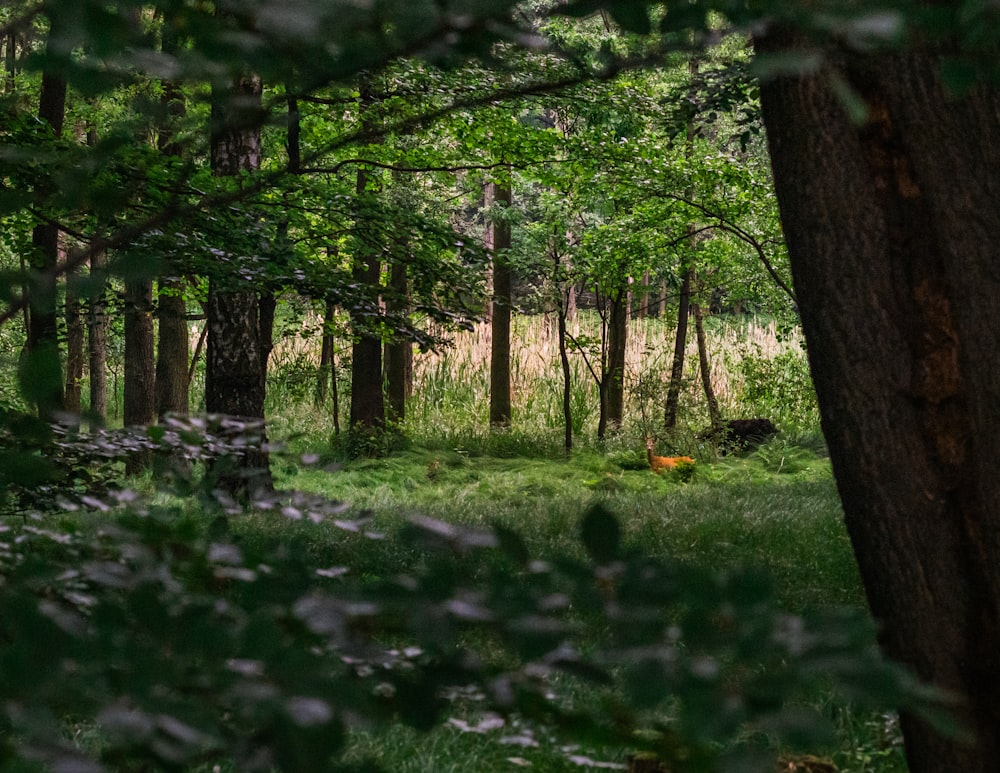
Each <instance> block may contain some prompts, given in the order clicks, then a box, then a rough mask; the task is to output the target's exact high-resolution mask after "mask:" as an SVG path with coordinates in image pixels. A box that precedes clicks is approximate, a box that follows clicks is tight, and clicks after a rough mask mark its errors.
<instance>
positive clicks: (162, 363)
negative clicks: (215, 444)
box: [155, 277, 190, 419]
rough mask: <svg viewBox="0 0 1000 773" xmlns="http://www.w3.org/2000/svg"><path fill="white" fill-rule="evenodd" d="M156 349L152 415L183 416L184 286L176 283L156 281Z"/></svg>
mask: <svg viewBox="0 0 1000 773" xmlns="http://www.w3.org/2000/svg"><path fill="white" fill-rule="evenodd" d="M157 323H158V346H157V347H156V379H155V381H156V415H157V417H158V418H160V419H162V418H163V417H164V416H166V415H167V414H168V413H173V414H178V415H181V416H184V415H187V412H188V403H189V392H188V377H187V371H188V357H189V349H190V344H189V342H188V323H187V303H186V302H185V300H184V283H183V281H182V280H179V279H172V278H169V277H168V278H163V279H160V281H159V303H158V304H157Z"/></svg>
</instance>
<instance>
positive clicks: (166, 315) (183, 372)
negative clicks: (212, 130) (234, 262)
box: [156, 25, 191, 419]
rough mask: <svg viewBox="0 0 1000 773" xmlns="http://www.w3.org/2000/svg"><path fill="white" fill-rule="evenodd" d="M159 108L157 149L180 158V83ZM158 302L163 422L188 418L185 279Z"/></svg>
mask: <svg viewBox="0 0 1000 773" xmlns="http://www.w3.org/2000/svg"><path fill="white" fill-rule="evenodd" d="M178 48H179V43H178V41H177V38H176V34H175V31H174V30H173V28H172V27H171V25H166V26H165V27H164V30H163V42H162V49H163V52H164V53H165V54H168V55H175V54H176V53H177V51H178ZM162 88H163V92H162V94H161V96H160V106H161V107H162V108H163V110H164V113H165V115H166V116H167V120H166V121H164V122H163V124H162V125H161V126H160V127H159V135H158V136H157V142H156V145H157V148H158V149H159V151H160V152H161V153H163V154H164V155H165V156H180V155H181V148H180V147H179V146H178V144H177V143H176V142H175V127H174V125H173V120H176V119H178V118H181V117H183V116H184V115H185V114H186V113H187V107H186V104H185V102H184V94H183V92H182V91H181V89H180V86H179V84H177V83H176V82H174V81H172V80H165V81H163V84H162ZM158 289H159V292H158V303H157V309H158V314H157V323H158V331H157V332H158V346H157V348H156V415H157V417H158V418H160V419H162V418H163V417H164V416H166V415H167V414H168V413H174V414H178V415H181V416H186V415H187V413H188V410H189V404H190V399H191V398H190V389H189V383H190V379H188V356H189V350H190V343H189V341H188V336H189V331H188V323H187V303H186V302H185V300H184V280H183V279H181V278H180V277H178V276H163V277H161V278H160V280H159V287H158Z"/></svg>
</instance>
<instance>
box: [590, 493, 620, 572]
mask: <svg viewBox="0 0 1000 773" xmlns="http://www.w3.org/2000/svg"><path fill="white" fill-rule="evenodd" d="M580 537H581V538H582V539H583V546H584V547H585V548H586V549H587V553H588V554H589V555H590V557H591V558H592V559H593V560H594V561H596V562H597V563H598V564H606V563H608V562H609V561H612V560H614V559H615V557H617V555H618V550H619V547H620V542H621V526H619V524H618V519H617V518H615V517H614V516H613V515H612V514H611V513H610V512H609V511H608V510H607V508H605V507H604V506H603V505H594V506H593V507H591V508H590V510H588V511H587V513H586V515H584V516H583V521H582V523H581V524H580Z"/></svg>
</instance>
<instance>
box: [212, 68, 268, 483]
mask: <svg viewBox="0 0 1000 773" xmlns="http://www.w3.org/2000/svg"><path fill="white" fill-rule="evenodd" d="M212 96H213V99H212V138H211V154H212V170H213V172H214V173H215V174H217V175H220V176H224V175H232V176H235V175H238V174H240V172H242V171H253V170H257V169H259V168H260V157H261V138H260V127H259V126H258V125H257V123H256V121H257V118H258V116H257V111H258V110H259V109H260V101H261V82H260V78H258V77H257V76H255V75H251V74H244V75H242V76H240V77H239V78H237V79H236V81H235V82H234V83H233V85H232V86H231V87H230V88H229V89H225V90H222V92H221V93H218V92H216V93H213V95H212ZM236 281H237V280H236V279H235V277H213V278H211V279H210V281H209V289H208V303H207V316H208V320H207V322H206V324H207V328H208V352H207V357H206V366H205V367H206V370H205V409H206V410H207V411H208V412H209V413H212V414H222V415H226V416H235V417H239V418H240V419H242V420H244V421H249V422H250V423H253V424H259V425H260V431H259V434H254V435H253V437H251V438H249V440H250V443H249V445H248V446H247V448H246V450H245V451H244V452H243V454H242V455H241V456H240V457H239V459H230V460H227V461H226V462H224V463H223V464H220V465H217V466H216V469H217V470H223V469H225V470H226V471H225V472H224V474H221V475H220V479H219V486H220V488H221V489H222V490H224V491H225V492H226V493H228V494H230V495H232V496H234V497H236V498H237V499H240V500H244V501H245V500H247V499H248V498H249V497H251V496H252V495H253V494H254V493H255V492H257V491H260V490H268V489H271V488H272V486H273V483H272V480H271V471H270V466H269V459H268V453H267V451H266V450H265V443H266V437H265V433H264V431H263V420H264V390H265V378H264V363H265V362H266V357H265V355H264V351H263V346H262V341H261V332H260V318H259V314H260V311H259V304H258V299H257V292H256V290H255V289H254V288H249V289H239V290H237V289H235V284H236Z"/></svg>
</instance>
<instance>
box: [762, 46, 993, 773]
mask: <svg viewBox="0 0 1000 773" xmlns="http://www.w3.org/2000/svg"><path fill="white" fill-rule="evenodd" d="M798 44H799V41H796V40H794V39H792V36H791V35H788V34H786V33H785V32H783V31H780V30H774V31H772V32H771V33H770V34H768V35H767V36H766V37H763V38H761V39H760V40H758V48H759V50H760V51H761V52H766V53H771V52H784V51H787V50H789V49H795V48H796V47H797V46H798ZM941 63H942V60H941V58H940V57H938V56H935V55H931V54H928V53H924V52H913V53H908V54H906V55H898V56H889V55H883V56H874V55H872V56H871V58H864V57H862V56H860V55H857V54H851V55H846V56H845V55H842V54H841V53H840V52H832V53H831V57H830V59H829V60H828V69H824V70H821V71H819V72H818V73H814V74H810V75H804V76H801V77H797V78H792V77H783V78H777V79H775V80H772V81H770V82H767V83H765V84H764V85H763V88H762V103H763V110H764V119H765V123H766V126H767V130H768V138H769V143H770V149H771V156H772V163H773V167H774V177H775V184H776V187H777V193H778V201H779V204H780V207H781V214H782V222H783V225H784V231H785V235H786V238H787V241H788V248H789V252H790V255H791V260H792V270H793V275H794V280H795V289H796V293H797V296H798V299H799V302H800V307H801V310H802V322H803V327H804V329H805V334H806V340H807V342H808V345H809V358H810V364H811V367H812V371H813V378H814V381H815V384H816V390H817V393H818V396H819V404H820V409H821V412H822V417H823V429H824V432H825V434H826V438H827V441H828V443H829V447H830V455H831V459H832V462H833V468H834V473H835V475H836V479H837V486H838V489H839V491H840V495H841V498H842V500H843V504H844V512H845V516H846V520H847V527H848V531H849V533H850V537H851V540H852V543H853V546H854V550H855V554H856V556H857V560H858V564H859V566H860V569H861V575H862V577H863V580H864V585H865V588H866V591H867V594H868V599H869V602H870V604H871V608H872V612H873V613H874V615H875V617H876V618H877V619H878V620H879V621H880V622H881V624H882V626H883V628H882V641H883V645H884V647H885V649H886V651H887V652H888V654H889V655H891V656H892V657H894V658H896V659H898V660H900V661H902V662H904V663H906V664H908V665H909V666H910V667H912V668H913V669H914V671H915V672H916V673H917V674H918V675H919V676H920V677H921V678H923V679H925V680H928V681H929V682H931V683H933V684H934V685H936V686H938V687H941V688H944V689H945V690H947V691H949V692H950V693H952V694H953V695H955V696H956V697H957V698H958V699H959V700H960V708H959V714H960V718H961V719H962V720H963V721H964V723H965V724H966V726H967V727H968V728H969V729H970V730H972V731H973V732H974V734H975V736H976V745H974V746H967V745H963V744H961V743H959V742H958V741H956V740H954V739H949V738H946V737H944V736H942V735H941V734H940V733H938V732H936V731H935V730H934V729H933V728H932V727H929V726H928V725H926V724H925V723H922V722H921V721H920V720H919V719H918V718H917V717H915V716H913V715H908V714H904V717H903V732H904V736H905V741H906V750H907V757H908V761H909V766H910V770H911V771H912V773H940V772H941V771H959V770H961V771H977V772H978V773H987V772H992V771H997V770H1000V569H998V567H1000V474H997V469H998V468H1000V446H998V444H997V438H998V437H1000V410H998V409H997V406H1000V325H998V324H997V310H998V299H1000V272H998V271H997V252H996V250H997V244H1000V207H998V206H997V202H998V201H1000V176H998V175H997V170H998V169H1000V94H998V91H997V88H996V87H995V86H984V85H980V86H978V87H976V88H975V89H974V90H973V91H972V92H971V93H969V94H968V95H966V96H965V97H962V98H957V97H949V96H948V95H947V94H946V93H945V91H944V89H943V87H942V84H941V82H940V79H939V70H940V66H941ZM835 78H839V79H842V80H841V82H842V83H846V84H848V85H850V86H851V87H852V88H853V89H854V90H855V92H856V93H857V95H858V96H860V97H861V98H862V99H863V100H864V101H865V103H866V104H867V107H868V118H867V120H866V121H865V122H864V123H863V124H862V125H854V124H852V123H851V121H850V120H849V119H848V117H847V115H846V114H845V112H846V111H845V109H844V106H843V104H842V103H841V102H840V101H839V100H838V98H837V96H836V92H835V90H834V89H833V88H831V86H832V84H835V83H836V82H837V81H836V80H835Z"/></svg>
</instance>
